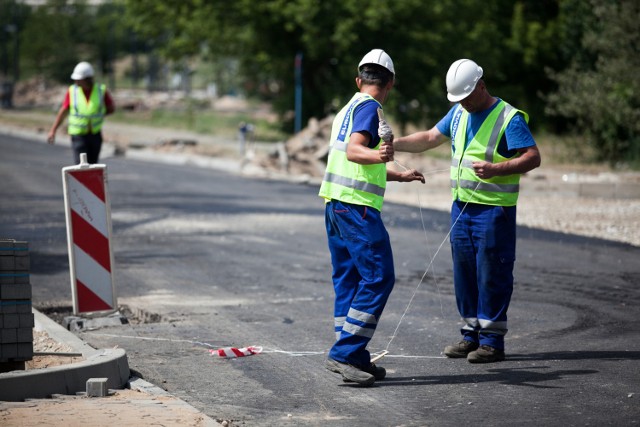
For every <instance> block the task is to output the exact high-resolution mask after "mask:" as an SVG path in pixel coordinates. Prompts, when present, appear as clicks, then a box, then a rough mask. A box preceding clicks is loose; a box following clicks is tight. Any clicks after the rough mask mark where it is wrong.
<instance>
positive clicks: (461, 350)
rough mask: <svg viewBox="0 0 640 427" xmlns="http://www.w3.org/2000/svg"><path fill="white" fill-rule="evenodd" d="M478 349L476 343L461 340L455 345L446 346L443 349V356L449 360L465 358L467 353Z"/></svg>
mask: <svg viewBox="0 0 640 427" xmlns="http://www.w3.org/2000/svg"><path fill="white" fill-rule="evenodd" d="M477 348H478V343H476V342H473V341H469V340H462V341H460V342H459V343H457V344H453V345H448V346H446V347H445V348H444V355H445V356H447V357H451V358H463V357H467V355H468V354H469V353H471V352H472V351H474V350H476V349H477Z"/></svg>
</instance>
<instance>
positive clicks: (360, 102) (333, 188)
mask: <svg viewBox="0 0 640 427" xmlns="http://www.w3.org/2000/svg"><path fill="white" fill-rule="evenodd" d="M394 79H395V70H394V67H393V62H392V60H391V58H390V57H389V55H387V53H386V52H384V51H383V50H381V49H374V50H372V51H371V52H369V53H367V54H366V55H365V56H364V57H363V58H362V61H360V64H359V66H358V77H356V79H355V80H356V85H357V87H358V89H359V92H357V93H356V94H355V95H354V96H353V97H352V98H351V100H350V101H349V102H348V103H347V104H346V105H345V106H344V107H343V108H342V110H341V111H340V112H339V113H338V115H337V116H336V118H335V119H334V122H333V127H332V131H331V140H330V142H329V143H330V152H329V158H328V160H327V169H326V173H325V176H324V179H323V181H322V185H321V187H320V192H319V195H320V196H321V197H323V198H324V199H325V200H326V207H325V224H326V229H327V238H328V243H329V251H330V252H331V262H332V265H333V274H332V278H333V286H334V290H335V303H334V325H335V333H336V342H335V344H334V345H333V347H332V348H331V350H330V352H329V358H328V359H327V362H326V367H327V369H329V370H330V371H332V372H336V373H339V374H341V375H342V377H343V379H344V380H346V381H353V382H356V383H359V384H362V385H371V384H373V383H374V382H375V380H381V379H383V378H384V377H385V375H386V371H385V369H384V368H382V367H376V366H375V365H374V364H372V363H371V358H370V354H369V352H368V351H367V349H366V347H367V344H368V343H369V341H370V340H371V337H372V336H373V333H374V331H375V329H376V326H377V324H378V321H379V320H380V316H381V314H382V311H383V309H384V306H385V304H386V302H387V299H388V297H389V295H390V293H391V290H392V289H393V285H394V282H395V272H394V266H393V254H392V252H391V244H390V241H389V235H388V233H387V230H386V229H385V227H384V224H383V222H382V219H381V217H380V210H381V209H382V203H383V198H384V191H385V187H386V182H387V180H389V181H402V182H410V181H421V182H423V183H424V176H423V175H422V174H421V173H419V172H417V171H415V170H407V171H403V172H396V171H393V170H391V169H389V170H387V167H386V164H385V163H386V162H389V161H391V160H393V145H392V143H391V142H392V140H393V134H392V133H391V132H390V128H389V127H388V126H386V123H384V122H380V121H379V119H378V113H377V110H378V108H380V107H381V106H382V104H384V102H385V100H386V99H387V96H388V95H389V92H390V91H391V88H392V87H393V84H394ZM379 126H380V127H381V128H382V133H383V134H384V138H385V140H386V141H385V142H382V141H381V138H380V137H379V135H378V133H379V130H378V128H379Z"/></svg>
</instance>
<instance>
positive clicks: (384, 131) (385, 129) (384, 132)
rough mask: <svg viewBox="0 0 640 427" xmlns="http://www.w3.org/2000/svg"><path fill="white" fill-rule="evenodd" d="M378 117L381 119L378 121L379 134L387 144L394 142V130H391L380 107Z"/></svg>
mask: <svg viewBox="0 0 640 427" xmlns="http://www.w3.org/2000/svg"><path fill="white" fill-rule="evenodd" d="M378 119H379V120H380V121H379V123H378V136H379V137H380V139H381V140H383V141H384V143H385V144H391V143H393V130H391V126H389V124H388V123H387V121H386V120H385V119H384V114H383V112H382V108H378Z"/></svg>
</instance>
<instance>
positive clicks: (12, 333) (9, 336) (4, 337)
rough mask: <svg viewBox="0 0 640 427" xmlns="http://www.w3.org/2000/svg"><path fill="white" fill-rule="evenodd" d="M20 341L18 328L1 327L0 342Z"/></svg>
mask: <svg viewBox="0 0 640 427" xmlns="http://www.w3.org/2000/svg"><path fill="white" fill-rule="evenodd" d="M17 342H18V330H17V329H5V328H3V329H0V344H2V345H5V344H15V343H17Z"/></svg>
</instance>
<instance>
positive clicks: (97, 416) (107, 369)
mask: <svg viewBox="0 0 640 427" xmlns="http://www.w3.org/2000/svg"><path fill="white" fill-rule="evenodd" d="M33 312H34V316H35V329H36V330H41V331H45V332H46V333H47V335H49V336H50V337H51V338H52V339H54V340H56V341H58V342H60V343H62V344H65V345H67V346H68V347H70V348H72V349H73V351H74V352H76V353H81V354H82V355H83V358H84V359H85V360H83V361H81V362H76V363H70V364H66V365H60V366H55V367H50V368H44V369H33V370H26V371H12V372H7V373H3V374H0V425H2V426H7V427H9V426H67V427H71V426H94V427H100V426H113V425H123V426H139V425H163V426H198V427H206V426H217V425H219V424H218V423H217V422H216V421H214V420H213V419H211V418H209V417H207V416H206V415H204V414H203V413H201V412H200V411H198V410H197V409H195V408H194V407H192V406H191V405H189V404H188V403H186V402H184V401H183V400H180V399H178V398H176V397H174V396H172V395H171V394H169V393H167V392H166V391H164V390H162V389H160V388H159V387H156V386H154V385H153V384H150V383H148V382H146V381H144V380H143V379H140V378H137V377H129V374H130V373H129V365H128V363H127V356H126V354H125V352H124V350H122V349H117V348H116V349H93V348H92V347H90V346H88V345H87V344H86V343H84V342H83V341H82V340H80V339H79V338H78V337H77V336H76V335H74V334H73V333H72V332H69V331H67V330H66V329H65V328H63V327H62V326H61V325H59V324H57V323H56V322H54V321H53V320H51V319H49V318H48V317H47V316H45V315H44V314H42V313H40V312H38V311H37V310H33ZM90 378H108V382H107V387H108V393H107V396H104V397H87V396H86V393H83V392H85V391H86V382H87V380H88V379H90ZM47 396H51V397H50V398H48V397H47Z"/></svg>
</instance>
